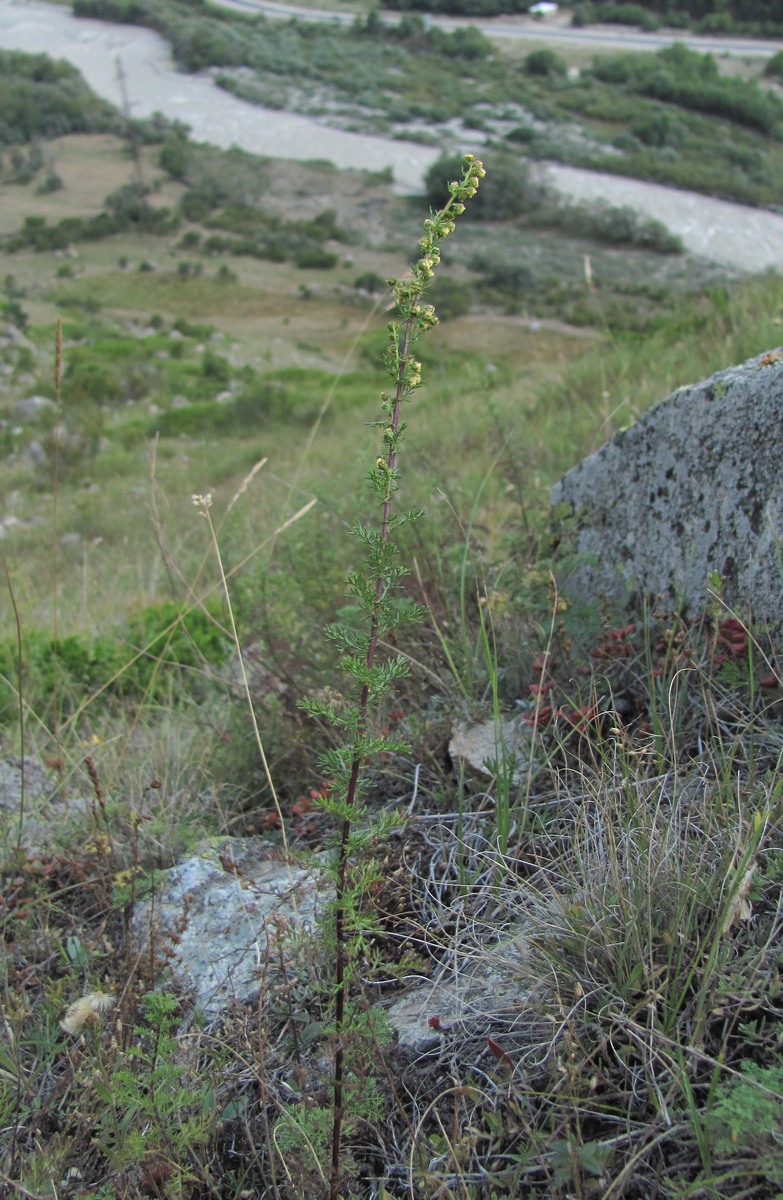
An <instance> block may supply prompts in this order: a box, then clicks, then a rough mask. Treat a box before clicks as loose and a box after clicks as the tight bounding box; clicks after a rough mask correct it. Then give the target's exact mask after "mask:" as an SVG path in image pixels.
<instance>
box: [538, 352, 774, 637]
mask: <svg viewBox="0 0 783 1200" xmlns="http://www.w3.org/2000/svg"><path fill="white" fill-rule="evenodd" d="M782 434H783V350H772V351H769V352H767V353H766V354H763V355H759V356H758V357H757V358H752V359H749V360H748V361H747V362H745V363H743V364H742V365H741V366H737V367H731V368H730V369H728V370H725V371H719V372H718V373H717V374H716V375H713V376H712V377H711V378H710V379H707V380H705V381H704V382H702V383H697V384H695V385H693V386H691V387H683V388H679V389H678V390H677V391H676V392H674V394H673V395H672V396H670V397H669V399H668V400H665V401H664V402H663V403H662V404H659V405H657V406H656V407H655V408H653V409H651V410H650V411H649V412H647V413H646V414H645V415H644V416H643V417H642V418H641V419H640V420H639V421H638V422H637V423H636V424H635V425H634V426H632V428H630V429H628V430H626V431H624V432H622V433H618V434H617V435H616V436H615V437H613V438H612V439H611V440H610V441H608V442H607V443H606V444H605V445H604V446H602V447H601V448H600V450H598V451H596V453H595V454H592V455H590V457H589V458H586V459H585V460H584V461H583V462H581V463H580V464H579V465H578V466H577V467H574V469H573V470H572V471H569V472H568V474H567V475H565V476H564V478H563V479H562V480H561V481H560V483H558V484H557V485H556V486H555V488H554V489H553V491H552V504H553V505H554V506H555V519H556V521H557V522H558V524H559V529H560V538H561V546H560V554H561V561H563V562H566V561H567V562H570V563H572V564H574V565H572V567H571V569H570V570H568V573H567V574H566V575H565V578H564V579H563V580H562V586H563V588H564V590H565V591H566V594H568V595H570V596H571V597H572V598H574V599H596V598H598V597H599V596H606V597H607V598H608V599H609V600H611V601H613V602H615V603H616V604H618V605H620V606H623V607H634V608H637V609H638V608H639V607H640V606H641V604H642V602H643V601H644V600H647V599H649V600H651V601H652V602H653V603H655V602H656V598H657V597H658V596H663V597H664V600H665V601H666V602H667V603H668V604H669V605H672V606H674V605H679V604H681V603H682V604H684V606H685V608H686V609H687V610H689V611H690V612H691V613H694V612H698V611H699V610H701V609H703V608H704V606H705V605H706V604H707V603H708V602H709V600H710V598H711V594H712V592H713V582H714V580H713V573H715V575H716V576H717V577H719V578H720V581H721V582H720V588H719V590H720V593H721V595H722V597H723V599H724V600H725V602H726V603H727V604H728V605H730V606H731V607H732V608H734V609H736V610H737V611H738V612H739V613H740V615H741V616H743V617H746V616H748V615H752V617H753V618H755V619H756V620H763V621H768V622H770V624H772V625H774V626H780V625H782V624H783V586H781V567H780V540H781V538H782V537H783V470H781V464H782V463H783V454H782V453H781V445H782V444H783V442H782V441H781V435H782ZM563 573H564V574H565V570H564V571H563Z"/></svg>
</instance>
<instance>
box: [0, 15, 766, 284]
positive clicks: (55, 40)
mask: <svg viewBox="0 0 783 1200" xmlns="http://www.w3.org/2000/svg"><path fill="white" fill-rule="evenodd" d="M0 46H2V47H4V48H6V49H16V50H25V51H28V52H30V53H40V52H46V53H50V54H54V55H56V56H58V57H62V58H65V59H67V60H68V61H69V62H71V63H73V64H74V66H76V67H78V69H79V70H80V71H82V73H83V74H84V77H85V79H86V80H87V82H88V83H89V85H90V86H91V87H92V88H93V89H94V91H96V92H97V93H98V94H99V95H101V96H104V97H105V98H106V99H107V100H110V101H111V102H112V103H114V104H116V105H120V104H121V103H122V98H121V95H120V84H119V80H118V78H117V60H118V58H119V59H121V61H122V68H123V72H124V74H125V76H126V88H127V92H128V95H129V99H130V103H131V111H132V112H133V114H134V115H135V116H150V115H151V114H152V113H154V112H162V113H165V115H166V116H168V117H170V118H172V119H175V120H180V121H183V122H185V123H186V124H188V125H189V126H190V128H191V131H192V134H193V137H194V138H196V140H198V141H205V142H211V143H212V144H214V145H217V146H224V147H227V146H230V145H236V146H240V147H241V148H242V149H245V150H249V151H250V152H251V153H254V154H263V155H269V156H270V157H278V158H293V159H299V160H306V159H311V158H328V159H330V160H331V161H332V162H334V163H335V165H336V166H338V167H342V168H350V167H355V168H360V169H369V170H381V169H383V168H384V167H391V168H392V170H393V172H394V178H395V183H396V187H397V189H398V190H399V191H400V192H403V193H405V192H416V191H420V190H421V188H422V181H423V177H424V174H425V172H426V170H427V168H428V167H429V165H430V163H431V162H432V161H433V160H434V159H435V157H436V156H437V153H438V151H437V150H436V149H433V148H432V147H429V146H420V145H418V144H417V143H413V142H399V141H392V140H386V139H384V138H378V137H366V136H362V135H360V134H355V133H345V132H343V131H342V130H339V129H330V128H329V127H328V126H326V125H324V124H322V123H321V122H320V121H316V120H313V119H312V118H309V117H303V116H299V115H297V114H294V113H284V112H276V111H275V112H273V111H269V110H266V109H261V108H258V107H257V106H255V105H252V104H246V103H245V102H244V101H242V100H238V99H237V98H236V97H235V96H232V95H230V94H229V93H228V92H224V91H222V90H221V89H220V88H217V87H215V85H214V84H213V83H212V80H211V79H210V78H209V76H207V75H188V74H184V73H182V72H180V71H177V69H176V66H175V64H174V63H173V61H172V59H171V54H170V51H169V48H168V46H167V45H166V43H165V42H164V41H163V39H162V38H160V37H158V35H157V34H155V33H153V32H152V31H151V30H149V29H143V28H141V27H140V26H136V25H109V24H107V23H105V22H103V21H87V20H81V19H77V18H75V17H73V16H72V15H71V13H70V12H69V11H68V10H67V9H65V8H63V7H61V6H52V5H48V4H42V3H38V2H34V0H0ZM464 148H465V150H474V151H478V152H480V151H481V146H480V145H475V146H474V145H466V146H465V147H464ZM548 170H549V172H550V174H551V177H552V181H553V182H554V183H555V184H556V186H557V187H558V188H559V189H560V190H561V191H562V192H563V193H564V194H567V195H570V196H573V197H574V198H576V199H598V198H600V199H607V200H609V201H610V202H611V203H612V204H624V205H629V206H630V207H632V208H635V209H637V211H639V212H642V213H645V214H646V215H649V216H653V217H657V218H658V219H660V220H662V221H664V223H665V224H666V225H668V227H669V228H670V229H671V230H672V231H673V232H674V233H678V234H679V235H680V237H681V238H682V239H683V242H684V243H685V245H686V247H687V248H688V249H689V250H691V251H692V252H693V253H695V254H700V255H703V256H705V257H707V258H711V259H713V260H714V261H716V262H720V263H725V264H726V265H729V266H732V267H736V268H739V269H741V270H747V271H763V270H766V269H767V268H770V267H772V268H774V269H776V270H783V216H779V215H777V214H775V213H770V212H765V211H763V210H760V209H751V208H746V207H744V206H743V205H740V204H730V203H727V202H725V201H722V200H712V199H709V198H707V197H705V196H700V195H696V194H695V193H692V192H682V191H677V190H675V189H674V188H667V187H663V186H661V185H659V184H651V183H642V182H640V181H638V180H633V179H623V178H620V177H618V176H616V175H603V174H600V173H598V172H594V171H582V170H577V169H575V168H573V167H561V166H556V165H551V166H550V167H549V168H548Z"/></svg>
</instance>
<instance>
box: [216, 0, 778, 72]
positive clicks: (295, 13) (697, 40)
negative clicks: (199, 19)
mask: <svg viewBox="0 0 783 1200" xmlns="http://www.w3.org/2000/svg"><path fill="white" fill-rule="evenodd" d="M212 3H214V4H217V5H219V6H221V7H223V8H234V9H237V10H240V11H242V12H257V13H264V15H265V16H269V17H287V18H289V19H290V18H291V17H296V19H297V20H299V21H336V22H338V23H339V24H341V25H351V24H352V23H353V22H354V21H355V20H356V15H357V14H355V13H346V12H328V11H326V10H324V9H317V8H302V7H300V6H298V5H296V4H278V3H277V2H276V0H275V2H272V0H212ZM384 15H385V17H386V18H387V19H388V20H390V21H399V19H400V17H401V15H402V14H401V13H399V12H395V13H386V14H384ZM427 20H428V21H430V22H431V23H432V24H433V25H439V26H440V27H441V29H458V28H459V27H460V26H464V25H475V26H477V27H478V28H479V29H480V30H481V31H482V33H485V34H486V35H487V37H492V38H516V39H518V40H525V41H527V40H533V41H542V42H547V43H548V44H550V45H555V46H556V45H558V44H564V43H566V44H571V45H581V46H586V47H588V48H590V47H596V48H598V47H600V48H601V49H615V50H661V49H663V48H664V47H665V46H671V45H673V44H674V42H685V43H686V44H687V45H688V47H689V48H690V49H691V50H698V51H699V52H700V53H701V54H707V53H711V54H716V55H729V56H730V57H733V58H769V57H770V56H771V55H773V54H775V53H776V52H777V51H778V50H779V49H780V48H781V40H783V39H779V40H778V41H771V40H769V39H764V38H738V37H718V36H715V37H705V36H700V35H698V34H692V33H690V32H689V31H688V30H683V29H677V30H669V31H668V32H667V31H665V30H659V31H658V32H657V33H641V32H640V31H638V30H633V29H627V28H623V27H618V26H616V25H601V26H591V27H590V28H589V29H574V28H572V27H571V26H570V25H568V24H566V23H565V20H564V19H563V18H556V19H554V20H553V19H551V18H548V19H547V20H545V21H536V20H535V19H534V18H532V17H495V18H491V19H488V20H482V19H481V18H475V17H473V18H471V17H442V16H429V17H428V18H427Z"/></svg>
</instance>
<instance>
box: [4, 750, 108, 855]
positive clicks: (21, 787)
mask: <svg viewBox="0 0 783 1200" xmlns="http://www.w3.org/2000/svg"><path fill="white" fill-rule="evenodd" d="M91 807H92V802H91V801H90V800H87V799H85V798H84V797H78V796H77V797H73V798H71V797H69V796H68V795H67V794H66V795H61V794H60V791H59V789H58V785H57V781H56V780H55V779H53V778H52V776H51V775H50V774H49V772H48V771H47V770H46V768H45V767H44V766H43V764H42V763H40V762H38V760H37V759H35V758H26V759H25V761H24V770H22V760H21V759H20V758H8V759H2V760H0V857H2V856H3V855H5V854H7V853H8V852H9V851H12V850H13V849H14V848H15V847H16V845H17V842H18V844H19V847H20V848H21V849H23V850H25V851H26V852H27V853H28V854H34V855H38V854H40V855H45V854H52V853H54V852H56V851H57V850H59V849H62V848H64V847H66V846H68V845H69V844H70V843H71V842H72V841H73V839H75V838H77V837H79V836H82V837H83V834H84V829H85V828H86V827H87V828H89V825H87V822H89V820H90V816H89V814H90V810H91Z"/></svg>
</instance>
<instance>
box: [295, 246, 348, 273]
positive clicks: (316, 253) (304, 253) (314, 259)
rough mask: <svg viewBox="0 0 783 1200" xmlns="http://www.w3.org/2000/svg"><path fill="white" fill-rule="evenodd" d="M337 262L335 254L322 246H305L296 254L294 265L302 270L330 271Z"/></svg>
mask: <svg viewBox="0 0 783 1200" xmlns="http://www.w3.org/2000/svg"><path fill="white" fill-rule="evenodd" d="M337 262H338V258H337V255H336V254H333V253H332V252H331V251H329V250H324V248H323V246H305V247H304V248H303V249H301V250H300V251H299V252H298V254H297V255H296V265H297V267H301V268H302V270H316V271H330V270H331V269H332V268H333V267H336V266H337Z"/></svg>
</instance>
